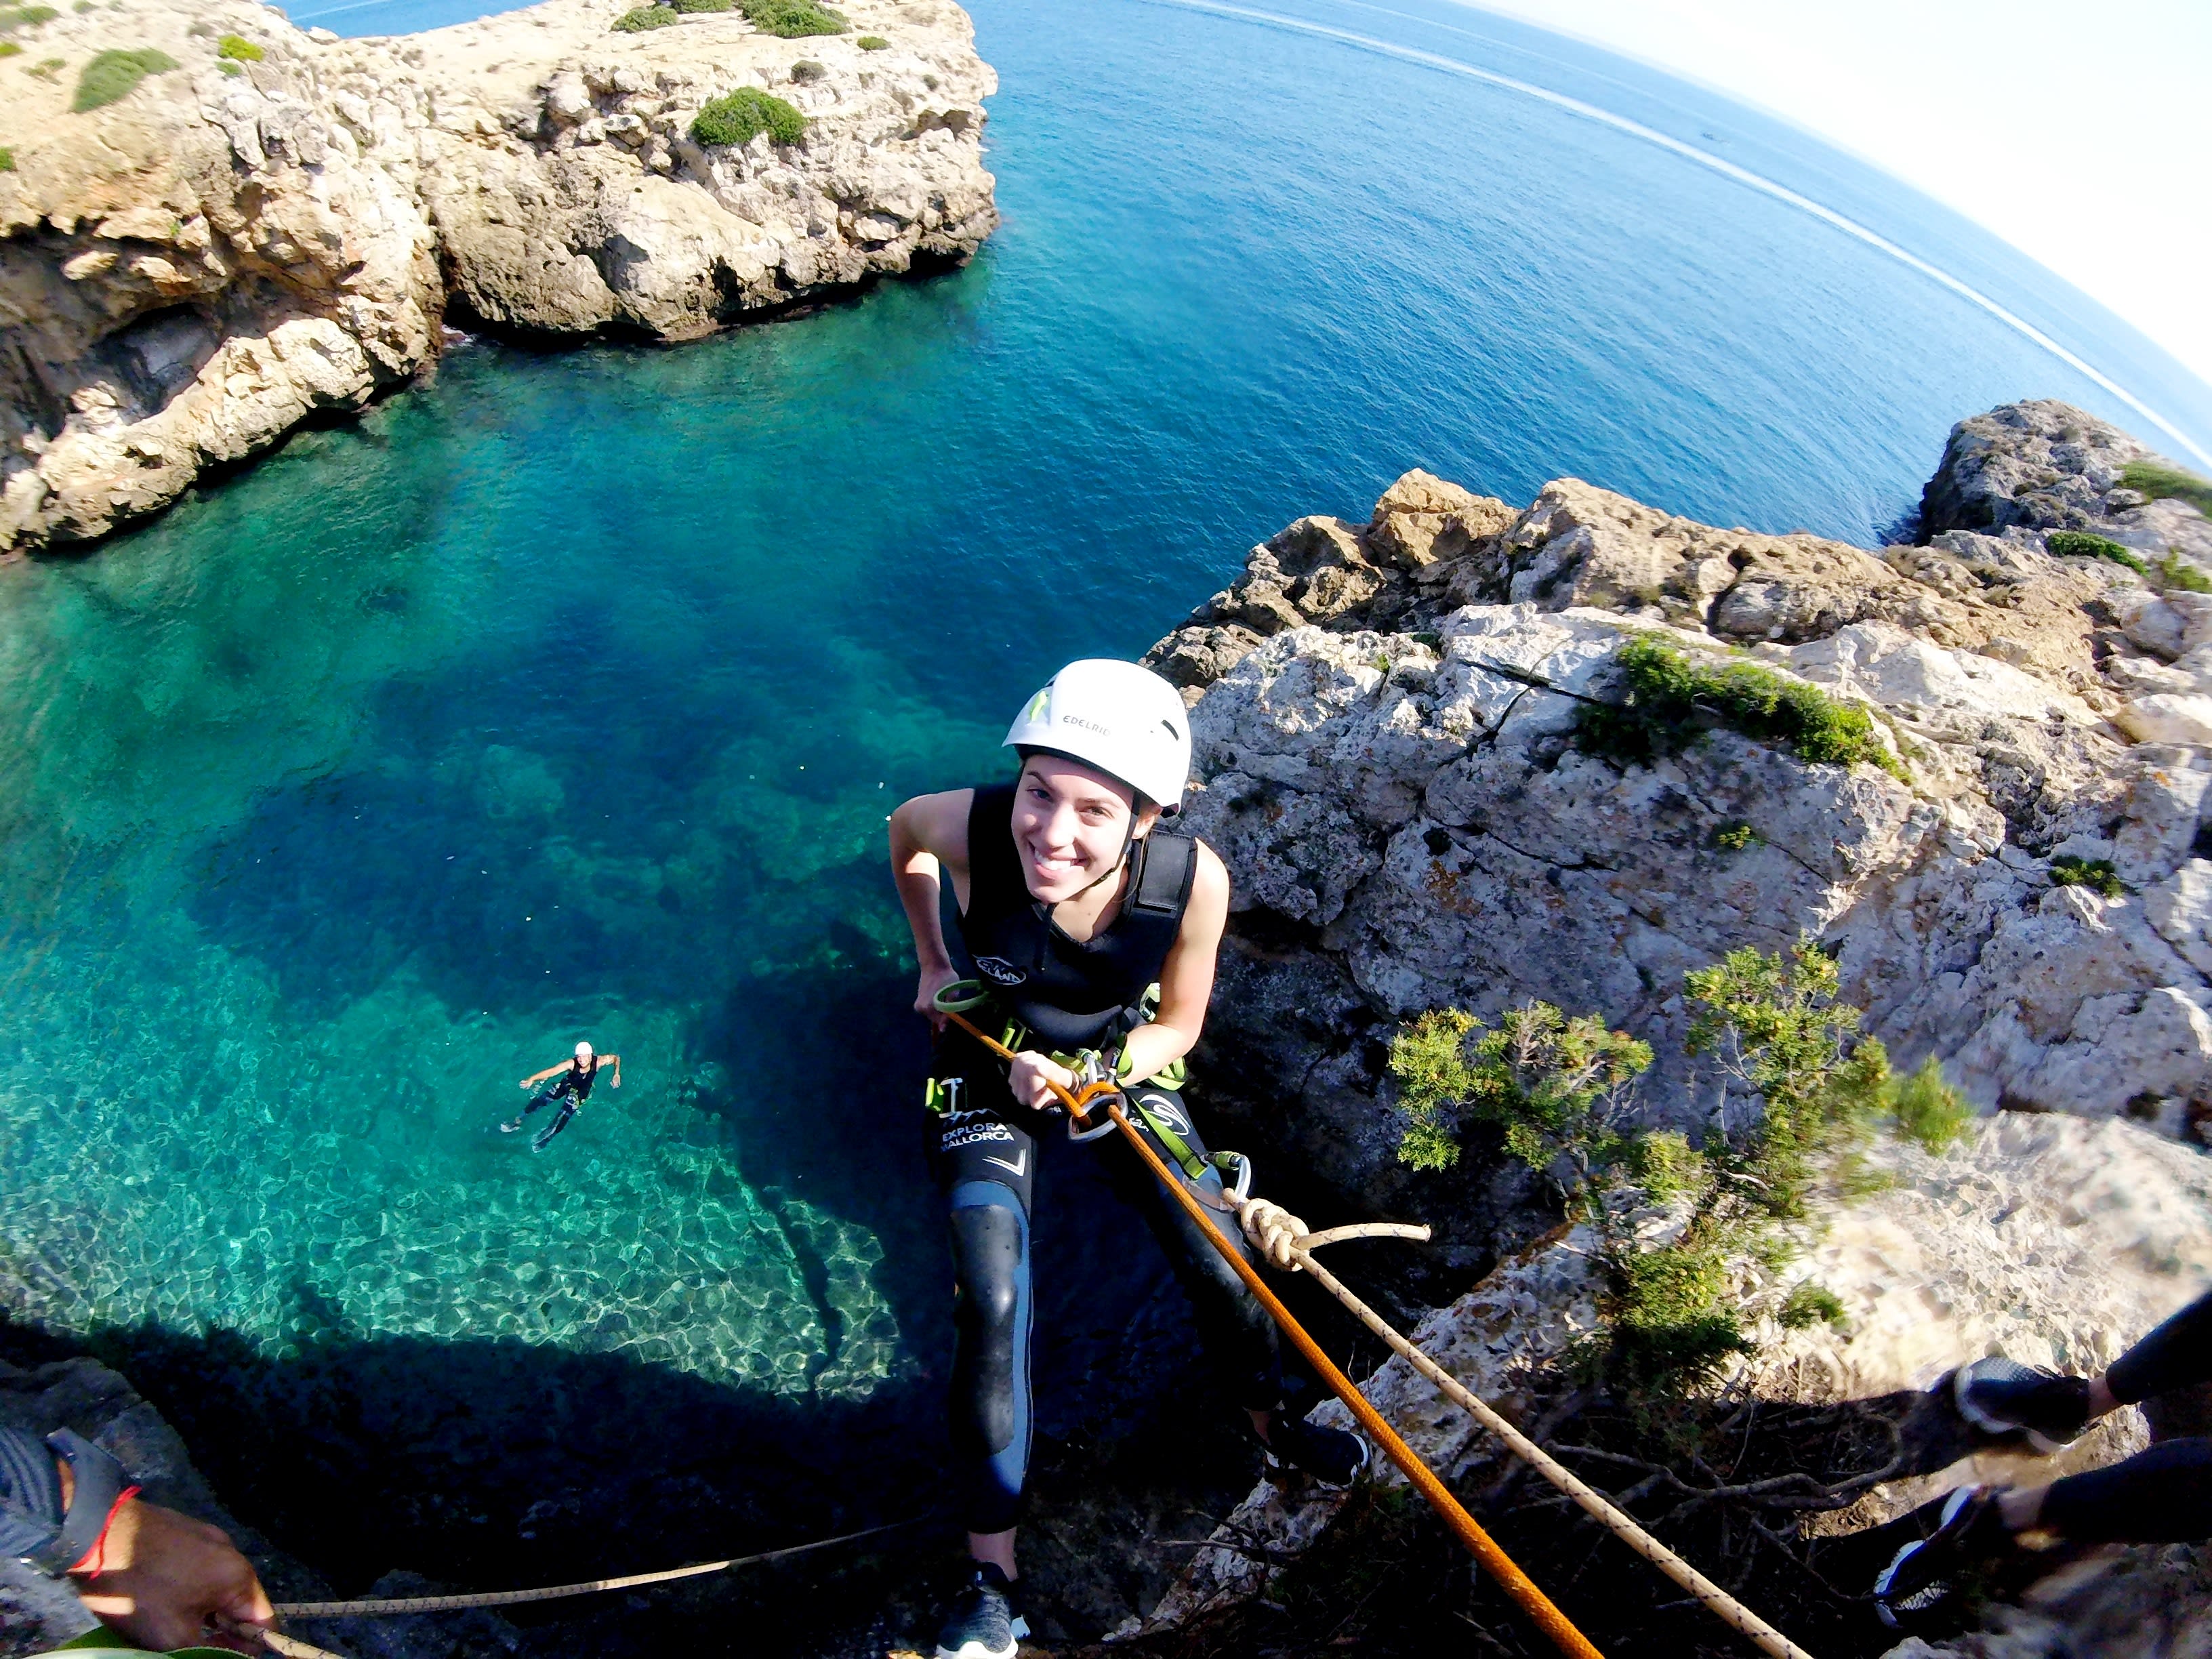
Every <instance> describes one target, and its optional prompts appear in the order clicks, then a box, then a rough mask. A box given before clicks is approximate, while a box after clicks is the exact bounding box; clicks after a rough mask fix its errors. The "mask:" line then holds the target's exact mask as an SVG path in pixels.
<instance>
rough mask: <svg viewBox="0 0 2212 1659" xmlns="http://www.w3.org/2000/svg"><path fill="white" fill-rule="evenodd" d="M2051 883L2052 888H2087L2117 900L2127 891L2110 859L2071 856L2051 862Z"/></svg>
mask: <svg viewBox="0 0 2212 1659" xmlns="http://www.w3.org/2000/svg"><path fill="white" fill-rule="evenodd" d="M2051 885H2052V886H2054V887H2087V888H2088V889H2089V890H2091V891H2092V892H2097V893H2102V894H2103V895H2104V896H2106V898H2118V897H2119V896H2121V895H2122V894H2123V893H2124V892H2126V891H2127V889H2126V888H2125V887H2124V886H2123V885H2122V884H2121V882H2120V878H2119V874H2118V872H2117V871H2115V870H2114V869H2113V868H2112V860H2110V859H2077V858H2074V857H2071V856H2069V857H2066V858H2057V859H2053V860H2051Z"/></svg>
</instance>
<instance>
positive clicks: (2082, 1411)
mask: <svg viewBox="0 0 2212 1659" xmlns="http://www.w3.org/2000/svg"><path fill="white" fill-rule="evenodd" d="M1951 1398H1952V1400H1953V1401H1954V1402H1955V1403H1956V1404H1957V1406H1958V1407H1959V1415H1960V1416H1961V1417H1963V1418H1965V1419H1966V1421H1967V1422H1968V1423H1970V1424H1971V1425H1973V1426H1974V1427H1975V1428H1978V1429H1979V1430H1980V1431H1982V1432H1983V1433H1984V1434H1990V1435H2015V1434H2025V1435H2026V1436H2027V1438H2028V1443H2030V1444H2031V1445H2033V1447H2034V1448H2035V1449H2036V1450H2038V1451H2039V1452H2055V1451H2057V1449H2059V1448H2060V1447H2061V1446H2063V1445H2064V1444H2065V1443H2067V1442H2068V1441H2069V1440H2072V1439H2075V1437H2078V1436H2079V1435H2080V1434H2081V1431H2082V1430H2083V1429H2085V1428H2087V1427H2088V1425H2089V1384H2088V1383H2087V1381H2086V1380H2085V1379H2083V1378H2081V1377H2078V1376H2060V1375H2059V1374H2058V1373H2057V1371H2047V1370H2043V1369H2042V1368H2041V1367H2039V1366H2035V1365H2023V1364H2021V1363H2020V1362H2019V1361H2018V1360H2016V1359H2007V1358H2004V1357H2003V1356H2002V1355H2001V1354H2000V1355H1994V1356H1992V1357H1991V1358H1988V1359H1977V1360H1976V1361H1975V1362H1974V1363H1973V1364H1971V1365H1961V1366H1960V1367H1959V1369H1958V1370H1955V1371H1954V1372H1952V1373H1951Z"/></svg>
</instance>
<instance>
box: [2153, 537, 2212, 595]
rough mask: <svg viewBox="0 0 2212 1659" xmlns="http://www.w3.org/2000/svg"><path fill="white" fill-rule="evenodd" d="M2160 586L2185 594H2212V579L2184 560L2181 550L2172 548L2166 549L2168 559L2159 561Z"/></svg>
mask: <svg viewBox="0 0 2212 1659" xmlns="http://www.w3.org/2000/svg"><path fill="white" fill-rule="evenodd" d="M2158 585H2159V586H2160V587H2163V588H2169V589H2178V590H2179V591H2180V592H2184V593H2212V577H2208V576H2207V575H2205V574H2204V573H2203V571H2201V570H2199V569H2198V568H2197V567H2196V566H2195V565H2193V564H2191V563H2190V562H2188V561H2187V560H2185V559H2184V558H2183V557H2182V556H2181V553H2180V551H2179V549H2176V548H2171V547H2170V548H2168V549H2166V557H2165V558H2163V559H2161V560H2160V561H2159V566H2158Z"/></svg>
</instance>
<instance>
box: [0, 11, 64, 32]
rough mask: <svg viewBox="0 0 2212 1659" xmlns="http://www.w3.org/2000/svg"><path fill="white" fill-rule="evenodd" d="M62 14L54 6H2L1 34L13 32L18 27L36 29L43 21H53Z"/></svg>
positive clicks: (0, 18)
mask: <svg viewBox="0 0 2212 1659" xmlns="http://www.w3.org/2000/svg"><path fill="white" fill-rule="evenodd" d="M60 15H61V13H59V12H58V11H56V10H55V9H53V8H52V6H0V34H13V33H15V31H16V30H17V29H34V28H36V27H38V26H39V25H40V24H41V23H51V22H52V21H54V19H55V18H57V17H58V16H60Z"/></svg>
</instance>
